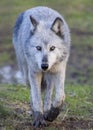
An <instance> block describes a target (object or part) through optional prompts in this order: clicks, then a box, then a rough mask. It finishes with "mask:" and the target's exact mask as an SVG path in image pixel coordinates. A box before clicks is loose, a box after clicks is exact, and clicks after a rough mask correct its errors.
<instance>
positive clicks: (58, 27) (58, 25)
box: [51, 17, 64, 39]
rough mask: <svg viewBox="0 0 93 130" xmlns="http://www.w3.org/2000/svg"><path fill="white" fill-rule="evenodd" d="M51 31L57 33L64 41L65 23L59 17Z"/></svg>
mask: <svg viewBox="0 0 93 130" xmlns="http://www.w3.org/2000/svg"><path fill="white" fill-rule="evenodd" d="M51 30H52V31H53V32H55V33H56V35H58V36H60V37H61V38H63V39H64V34H63V21H62V19H61V18H59V17H57V18H56V19H55V20H54V22H53V24H52V27H51Z"/></svg>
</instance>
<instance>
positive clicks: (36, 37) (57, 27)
mask: <svg viewBox="0 0 93 130" xmlns="http://www.w3.org/2000/svg"><path fill="white" fill-rule="evenodd" d="M30 20H31V24H32V26H33V29H32V28H31V38H30V46H29V54H30V56H31V57H33V59H34V61H33V63H34V64H37V66H38V68H39V69H40V70H42V71H48V70H50V69H51V67H52V66H54V65H55V64H58V63H60V62H62V61H63V60H64V59H66V57H67V47H66V45H65V42H64V22H63V21H62V19H61V18H56V19H55V20H54V21H53V23H52V25H51V24H48V23H47V22H44V21H39V22H38V21H37V20H36V19H34V18H33V17H32V16H30ZM50 25H51V26H50Z"/></svg>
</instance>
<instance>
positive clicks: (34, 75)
mask: <svg viewBox="0 0 93 130" xmlns="http://www.w3.org/2000/svg"><path fill="white" fill-rule="evenodd" d="M13 45H14V49H15V53H16V57H17V61H18V65H19V68H20V70H21V72H22V75H23V78H24V82H25V84H28V83H29V84H30V87H31V105H32V110H33V118H34V119H33V125H34V126H35V127H40V126H46V121H51V122H52V121H53V120H55V119H56V118H57V116H58V115H59V113H60V110H61V106H62V104H63V102H64V100H65V92H64V82H65V73H66V66H67V61H68V58H69V54H70V31H69V27H68V25H67V23H66V21H65V20H64V18H63V16H62V15H61V14H59V13H58V12H57V11H55V10H53V9H51V8H49V7H44V6H38V7H34V8H31V9H28V10H26V11H24V12H22V13H21V14H20V15H19V16H18V18H17V20H16V23H15V25H14V29H13ZM42 84H43V87H45V86H46V93H45V97H44V102H43V101H42V96H41V86H42ZM54 90H55V96H54V98H53V96H52V95H53V91H54Z"/></svg>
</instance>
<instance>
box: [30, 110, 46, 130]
mask: <svg viewBox="0 0 93 130" xmlns="http://www.w3.org/2000/svg"><path fill="white" fill-rule="evenodd" d="M46 125H47V124H46V121H45V120H44V117H43V115H42V114H41V113H40V112H34V121H33V126H34V127H35V128H37V127H44V126H46Z"/></svg>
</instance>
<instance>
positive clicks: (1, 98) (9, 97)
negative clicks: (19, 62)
mask: <svg viewBox="0 0 93 130" xmlns="http://www.w3.org/2000/svg"><path fill="white" fill-rule="evenodd" d="M65 91H66V100H65V103H64V105H63V108H62V112H61V114H60V115H59V117H58V119H57V120H58V121H57V122H59V123H60V122H61V121H62V120H63V119H64V120H65V118H70V117H74V118H78V119H84V120H87V119H90V120H93V87H92V86H80V85H76V86H74V85H67V86H66V87H65ZM29 104H30V89H29V88H28V87H24V86H21V85H18V86H16V85H7V84H0V125H2V126H4V127H6V130H8V129H9V128H11V129H12V130H14V129H15V128H16V126H17V125H18V124H19V126H20V125H21V124H22V123H24V124H25V122H26V123H28V126H29V123H30V124H31V122H32V118H31V117H30V114H29V113H27V112H28V111H30V105H29ZM49 129H50V127H49V128H48V129H47V130H49ZM51 129H52V128H51ZM53 129H56V128H55V127H53Z"/></svg>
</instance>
